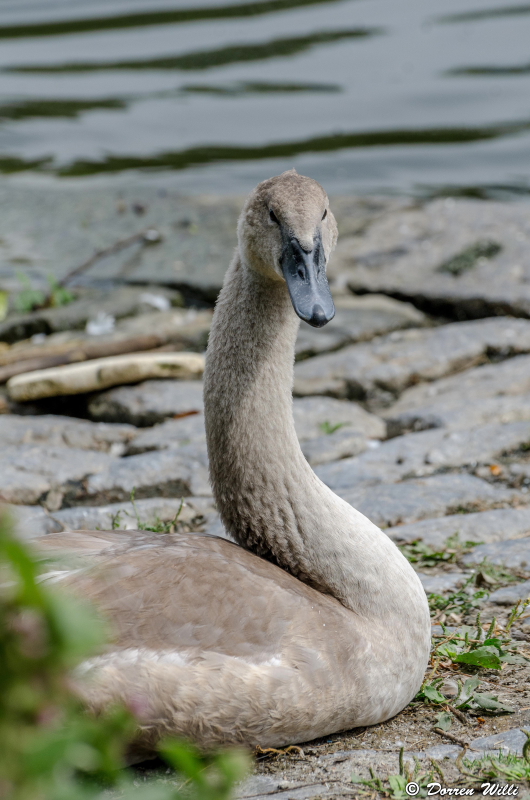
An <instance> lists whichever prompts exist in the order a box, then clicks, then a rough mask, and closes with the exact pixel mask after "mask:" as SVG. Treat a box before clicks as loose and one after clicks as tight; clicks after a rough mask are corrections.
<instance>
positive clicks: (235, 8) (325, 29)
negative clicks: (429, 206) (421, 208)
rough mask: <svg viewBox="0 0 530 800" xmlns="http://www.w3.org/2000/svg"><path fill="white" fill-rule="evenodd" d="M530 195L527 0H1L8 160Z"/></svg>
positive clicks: (3, 167)
mask: <svg viewBox="0 0 530 800" xmlns="http://www.w3.org/2000/svg"><path fill="white" fill-rule="evenodd" d="M292 166H295V167H296V168H297V169H298V170H299V171H300V172H303V173H305V174H310V175H312V176H314V177H315V178H317V179H318V180H320V181H321V182H322V183H323V184H324V185H325V186H326V188H327V189H328V191H330V192H334V193H349V192H355V193H358V192H382V191H384V192H396V193H403V192H404V193H416V194H425V195H435V194H444V193H447V194H468V195H473V196H482V197H489V196H499V195H500V196H507V197H513V196H521V195H528V194H530V5H525V4H517V3H516V2H514V1H513V0H512V2H510V0H504V2H503V0H445V2H440V0H0V171H1V172H3V173H16V172H29V173H30V174H35V173H38V174H43V175H48V176H54V177H55V178H56V179H60V180H66V179H69V180H72V179H74V178H79V177H82V176H97V175H105V174H106V175H109V174H110V175H112V176H118V175H119V176H120V180H127V176H128V175H130V174H131V172H130V171H131V170H139V169H140V170H143V171H148V172H151V171H153V170H154V171H156V174H157V176H158V178H157V179H160V175H159V173H160V172H161V171H162V172H164V173H165V175H167V176H168V179H169V178H170V179H171V180H172V181H173V182H174V183H176V184H177V186H178V187H179V188H180V189H181V190H182V191H185V192H205V191H206V192H208V191H212V192H226V193H236V192H237V193H239V192H244V191H247V190H248V189H249V188H250V187H251V186H252V185H254V184H255V183H256V182H257V181H258V180H261V179H263V178H264V177H267V176H269V175H271V174H276V173H277V172H279V171H282V170H284V169H289V168H290V167H292Z"/></svg>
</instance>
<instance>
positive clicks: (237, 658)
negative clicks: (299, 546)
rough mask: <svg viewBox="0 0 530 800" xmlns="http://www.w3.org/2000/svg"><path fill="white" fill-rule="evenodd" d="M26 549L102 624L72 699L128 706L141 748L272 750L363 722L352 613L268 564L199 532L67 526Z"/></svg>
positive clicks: (360, 631)
mask: <svg viewBox="0 0 530 800" xmlns="http://www.w3.org/2000/svg"><path fill="white" fill-rule="evenodd" d="M39 546H40V549H41V552H42V553H44V552H45V553H46V558H47V559H48V560H50V559H51V560H52V561H54V562H55V563H56V564H57V563H59V565H60V564H62V570H57V571H56V572H55V573H54V572H53V571H51V572H50V573H49V574H50V576H51V578H52V579H55V580H57V579H59V580H60V583H61V585H62V586H63V587H64V588H65V589H66V590H68V591H71V592H73V593H74V594H76V595H78V596H80V597H82V598H84V599H89V600H91V601H92V602H94V603H95V605H96V606H97V608H98V609H99V610H100V612H101V614H102V615H103V616H104V617H106V618H107V620H108V623H109V627H110V629H111V632H112V642H111V643H110V644H109V645H108V648H107V650H106V652H104V653H102V654H100V655H98V656H96V657H94V658H92V659H90V660H89V661H88V662H85V664H84V665H83V666H82V669H81V671H80V674H81V675H82V676H83V681H82V684H81V691H82V693H83V695H84V696H85V699H86V700H87V702H88V704H89V705H90V706H91V707H92V708H94V709H96V710H97V709H101V708H103V707H105V706H108V705H110V704H112V703H113V702H115V701H117V700H118V701H122V702H123V701H124V702H128V703H130V704H132V705H133V706H134V707H135V708H136V709H137V710H138V709H140V717H141V718H142V719H143V725H142V731H141V735H140V739H139V742H140V745H141V747H145V748H147V749H149V748H150V747H152V746H153V745H154V744H155V743H156V741H157V740H158V739H159V738H160V737H161V736H163V735H167V734H172V735H185V736H190V737H192V738H193V739H195V740H196V741H199V742H201V743H203V744H208V745H215V744H220V743H228V742H237V741H239V742H246V743H249V744H258V743H259V744H262V745H273V746H278V745H280V744H288V743H292V742H295V741H304V740H305V741H307V740H308V739H311V738H314V737H316V736H320V735H323V733H324V732H330V731H333V730H344V729H346V728H348V727H352V726H353V725H355V724H364V720H363V719H362V717H359V713H360V706H361V707H362V706H363V703H364V701H366V700H370V698H369V696H368V695H369V693H370V690H369V689H368V687H367V685H366V678H367V675H366V674H365V673H366V665H367V663H369V660H370V659H372V657H373V652H372V650H371V644H370V642H369V638H370V637H368V636H366V635H365V633H364V626H363V623H362V621H361V620H359V618H358V617H357V616H356V615H355V614H354V613H352V612H351V611H349V610H347V609H346V608H344V607H343V606H341V605H340V603H339V602H338V601H337V600H335V599H334V598H332V597H329V596H326V595H322V594H320V593H319V592H317V591H316V590H314V589H312V588H311V587H310V586H307V585H306V584H304V583H301V582H300V581H299V580H297V579H296V578H294V577H293V576H292V575H290V574H288V573H287V572H285V571H284V570H282V569H280V568H279V567H277V566H275V565H274V564H271V563H270V562H268V561H265V560H263V559H261V558H259V557H257V556H256V555H254V554H252V553H250V552H248V551H246V550H244V549H243V548H241V547H239V546H237V545H235V544H232V543H230V542H228V541H226V540H224V539H218V538H216V537H211V536H207V535H201V534H180V535H179V534H154V533H147V532H141V531H112V532H106V531H79V532H70V533H68V532H66V533H60V534H49V535H48V536H46V537H45V538H44V539H42V540H40V545H39ZM359 704H360V705H359ZM372 705H373V702H372ZM357 720H359V722H357Z"/></svg>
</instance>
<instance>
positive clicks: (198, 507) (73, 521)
mask: <svg viewBox="0 0 530 800" xmlns="http://www.w3.org/2000/svg"><path fill="white" fill-rule="evenodd" d="M202 499H203V498H201V500H202ZM179 510H180V513H179ZM137 514H138V516H137ZM177 514H179V516H178V520H179V522H182V523H185V524H186V525H190V526H191V527H196V528H197V527H198V526H201V527H202V526H206V525H207V524H208V523H210V522H211V521H213V520H216V519H217V518H218V515H217V512H216V511H215V509H214V507H213V505H212V504H211V503H209V504H208V507H205V506H204V503H201V502H199V503H196V502H194V499H193V498H186V500H185V502H184V504H183V506H182V508H181V500H180V499H177V498H170V497H152V498H146V499H139V500H136V501H135V503H134V506H133V504H132V503H131V502H127V501H125V502H122V503H111V504H108V505H105V506H78V507H76V508H63V509H61V510H60V511H56V512H54V513H53V514H50V515H49V520H50V523H51V524H52V525H53V526H54V532H55V531H61V530H86V531H90V530H102V531H103V530H137V529H138V525H139V523H140V524H143V525H150V526H153V525H155V524H156V523H157V522H171V520H173V519H175V517H176V515H177ZM47 532H50V533H51V532H52V531H51V530H50V531H47Z"/></svg>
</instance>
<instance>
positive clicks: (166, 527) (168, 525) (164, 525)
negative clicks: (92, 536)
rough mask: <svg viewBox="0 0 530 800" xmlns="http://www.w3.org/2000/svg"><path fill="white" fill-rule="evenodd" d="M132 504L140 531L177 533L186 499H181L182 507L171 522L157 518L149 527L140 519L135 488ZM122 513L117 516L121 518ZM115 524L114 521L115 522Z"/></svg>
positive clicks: (132, 493)
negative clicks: (176, 529)
mask: <svg viewBox="0 0 530 800" xmlns="http://www.w3.org/2000/svg"><path fill="white" fill-rule="evenodd" d="M131 503H132V507H133V508H134V513H135V516H136V524H137V525H138V530H139V531H152V532H153V533H175V528H176V526H177V522H178V519H179V517H180V515H181V513H182V509H183V508H184V499H183V498H181V501H180V505H179V507H178V511H177V513H176V514H175V516H174V517H173V519H172V520H170V521H169V522H162V520H161V519H160V518H159V517H156V519H155V522H154V523H153V524H152V525H147V524H146V523H145V522H142V520H141V519H140V512H139V511H138V507H137V505H136V488H135V487H133V490H132V492H131ZM119 514H120V512H119V511H118V514H117V515H116V516H119ZM113 524H114V521H113Z"/></svg>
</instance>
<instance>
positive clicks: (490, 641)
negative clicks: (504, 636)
mask: <svg viewBox="0 0 530 800" xmlns="http://www.w3.org/2000/svg"><path fill="white" fill-rule="evenodd" d="M488 645H489V646H493V647H496V648H497V650H502V642H501V640H500V639H486V641H484V642H482V646H483V647H486V646H488Z"/></svg>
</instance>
